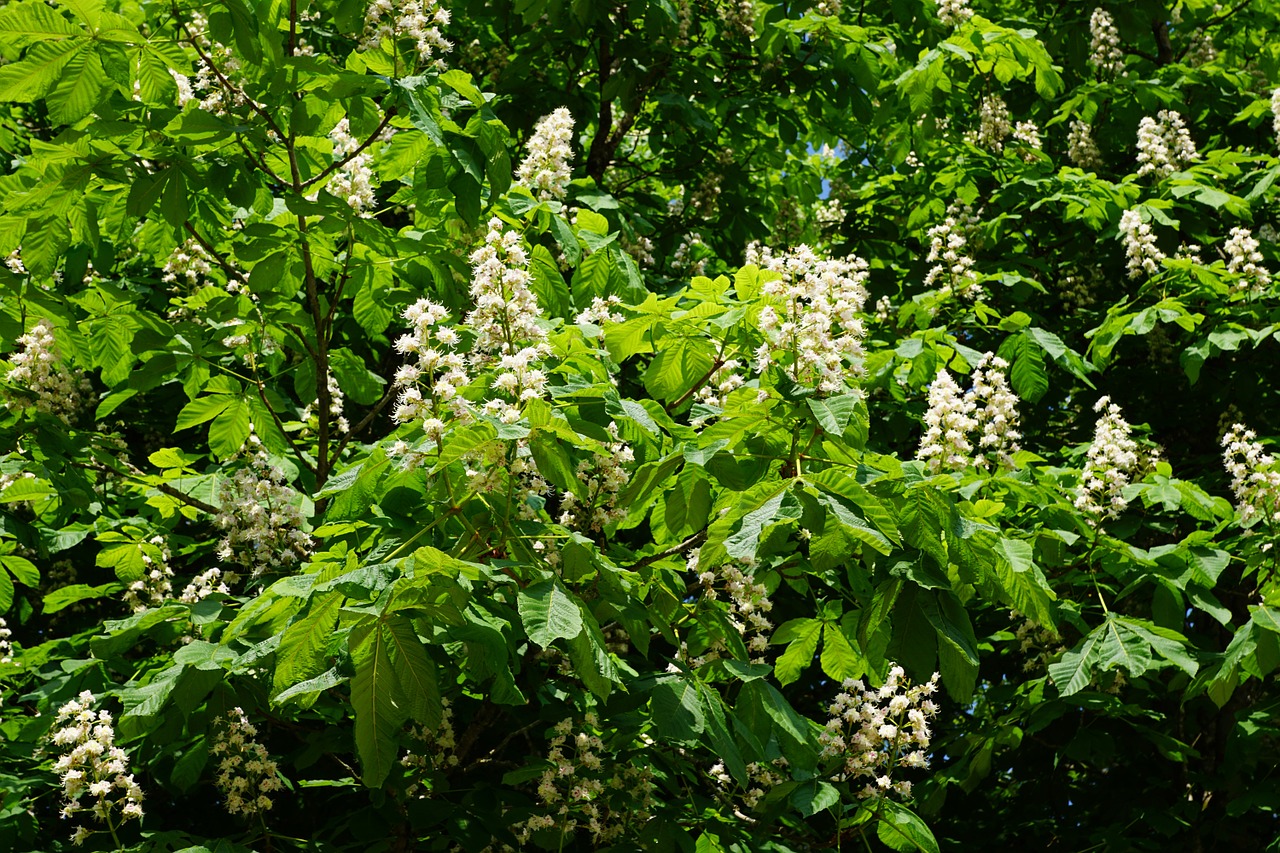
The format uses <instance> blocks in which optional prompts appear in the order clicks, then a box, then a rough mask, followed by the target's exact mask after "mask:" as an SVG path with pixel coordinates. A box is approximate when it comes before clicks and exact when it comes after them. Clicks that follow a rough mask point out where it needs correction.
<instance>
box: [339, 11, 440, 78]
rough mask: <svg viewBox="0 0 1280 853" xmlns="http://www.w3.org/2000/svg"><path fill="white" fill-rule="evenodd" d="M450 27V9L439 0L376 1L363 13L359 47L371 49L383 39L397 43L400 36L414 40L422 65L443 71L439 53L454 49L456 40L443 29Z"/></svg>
mask: <svg viewBox="0 0 1280 853" xmlns="http://www.w3.org/2000/svg"><path fill="white" fill-rule="evenodd" d="M447 26H449V12H448V10H447V9H444V8H443V7H441V6H440V4H439V2H438V1H437V0H406V2H404V3H396V2H394V0H373V2H372V3H370V4H369V8H368V9H366V10H365V13H364V38H363V39H361V42H360V47H361V48H363V49H364V50H370V49H373V48H377V47H379V46H380V45H381V44H382V43H383V42H384V41H389V42H391V43H392V44H393V45H394V44H395V42H396V41H398V40H399V39H412V40H413V46H414V51H415V52H416V53H417V55H418V61H419V62H420V63H422V66H423V67H424V68H434V69H435V70H437V71H444V69H445V62H444V57H443V56H441V55H440V54H444V53H448V52H449V51H451V50H453V43H452V42H450V41H449V40H448V39H446V38H445V37H444V33H442V32H441V28H442V27H447Z"/></svg>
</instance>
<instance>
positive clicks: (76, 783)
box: [49, 690, 142, 845]
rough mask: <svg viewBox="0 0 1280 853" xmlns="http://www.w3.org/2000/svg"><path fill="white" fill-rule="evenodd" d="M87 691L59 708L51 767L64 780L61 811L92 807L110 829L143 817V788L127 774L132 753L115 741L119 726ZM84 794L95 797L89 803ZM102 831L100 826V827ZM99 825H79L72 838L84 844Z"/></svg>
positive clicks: (52, 736)
mask: <svg viewBox="0 0 1280 853" xmlns="http://www.w3.org/2000/svg"><path fill="white" fill-rule="evenodd" d="M93 704H94V696H93V694H92V693H90V692H89V691H87V690H86V691H84V692H83V693H81V694H80V695H79V696H78V697H76V698H75V699H72V700H71V701H70V702H67V703H66V704H65V705H63V706H62V707H61V708H59V709H58V716H57V718H56V719H55V721H54V724H53V729H52V730H51V732H50V734H49V743H50V745H51V746H52V748H53V750H54V751H56V752H57V753H59V757H58V759H57V761H55V762H54V765H53V770H54V772H55V773H57V774H58V777H59V780H60V781H61V784H62V796H63V805H62V816H63V817H64V818H70V817H72V816H74V815H76V814H78V813H80V812H88V813H89V814H91V815H92V816H93V818H94V819H95V820H96V821H97V822H98V823H100V824H104V825H106V826H107V827H110V828H112V829H114V828H116V827H119V826H120V824H122V823H124V822H125V821H127V820H136V819H138V818H140V817H142V789H141V788H140V787H139V786H138V783H137V782H136V781H134V778H133V775H132V774H131V773H129V755H128V753H126V752H125V751H124V750H123V749H121V748H120V747H118V746H116V745H115V736H116V733H115V726H114V724H113V722H112V719H111V715H110V714H109V713H107V712H106V711H97V712H95V711H94V710H93ZM86 795H87V797H88V798H89V799H91V800H92V801H93V802H92V804H86V803H85V802H84V800H85V799H86ZM98 831H100V830H98ZM94 832H95V830H90V829H88V828H87V827H85V826H80V827H79V828H78V829H77V830H76V832H75V834H74V835H73V836H72V841H73V842H74V843H75V844H77V845H79V844H83V843H84V842H85V840H86V839H87V838H89V837H90V836H91V835H92V834H93V833H94Z"/></svg>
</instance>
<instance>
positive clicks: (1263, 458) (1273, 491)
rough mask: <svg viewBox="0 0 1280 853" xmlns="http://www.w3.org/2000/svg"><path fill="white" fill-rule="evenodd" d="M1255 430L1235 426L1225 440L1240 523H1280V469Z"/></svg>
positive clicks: (1224, 456)
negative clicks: (1259, 519) (1256, 521)
mask: <svg viewBox="0 0 1280 853" xmlns="http://www.w3.org/2000/svg"><path fill="white" fill-rule="evenodd" d="M1256 439H1257V435H1256V434H1255V433H1254V431H1253V430H1251V429H1247V428H1246V427H1245V426H1244V425H1243V424H1235V425H1234V426H1232V427H1231V429H1230V430H1228V432H1227V434H1226V435H1224V436H1223V437H1222V461H1223V464H1224V465H1225V466H1226V469H1227V473H1228V474H1230V475H1231V491H1232V492H1233V493H1234V494H1235V496H1236V511H1237V512H1239V513H1240V521H1241V522H1243V523H1245V524H1248V523H1249V522H1250V521H1252V520H1254V519H1255V518H1259V517H1261V518H1265V519H1267V520H1268V521H1270V522H1271V523H1273V524H1274V523H1276V522H1280V466H1277V465H1276V460H1275V457H1274V456H1272V455H1271V454H1270V453H1266V452H1265V451H1263V449H1262V444H1261V443H1259V442H1258V441H1257V440H1256Z"/></svg>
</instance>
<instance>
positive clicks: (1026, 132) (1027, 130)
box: [1013, 121, 1040, 163]
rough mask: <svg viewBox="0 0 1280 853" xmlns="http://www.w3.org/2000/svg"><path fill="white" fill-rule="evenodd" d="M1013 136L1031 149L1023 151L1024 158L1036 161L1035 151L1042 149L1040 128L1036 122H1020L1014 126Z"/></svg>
mask: <svg viewBox="0 0 1280 853" xmlns="http://www.w3.org/2000/svg"><path fill="white" fill-rule="evenodd" d="M1013 138H1014V140H1015V141H1017V142H1021V143H1022V144H1023V145H1025V146H1027V148H1029V149H1031V150H1029V151H1025V152H1023V154H1022V159H1023V160H1026V161H1027V162H1028V163H1034V162H1035V161H1036V155H1035V153H1034V152H1036V151H1039V150H1040V128H1039V127H1037V126H1036V123H1035V122H1034V121H1020V122H1018V123H1017V124H1016V125H1014V127H1013Z"/></svg>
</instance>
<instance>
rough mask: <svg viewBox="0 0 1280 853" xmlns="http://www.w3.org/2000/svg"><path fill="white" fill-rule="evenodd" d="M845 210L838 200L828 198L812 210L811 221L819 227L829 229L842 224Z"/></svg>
mask: <svg viewBox="0 0 1280 853" xmlns="http://www.w3.org/2000/svg"><path fill="white" fill-rule="evenodd" d="M844 217H845V210H844V205H843V204H841V202H840V199H838V198H829V199H827V200H826V201H824V202H823V203H822V204H819V205H818V206H817V207H815V208H814V210H813V219H814V221H815V222H816V223H818V226H819V227H822V228H829V227H831V226H833V225H840V224H841V223H843V222H844Z"/></svg>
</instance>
